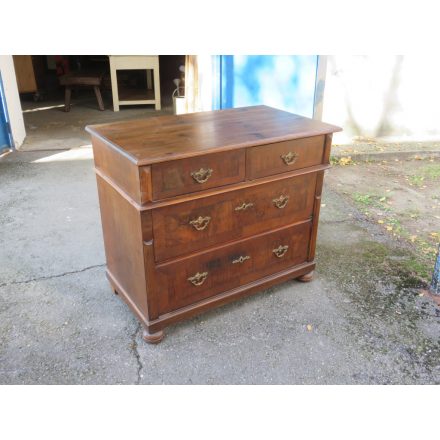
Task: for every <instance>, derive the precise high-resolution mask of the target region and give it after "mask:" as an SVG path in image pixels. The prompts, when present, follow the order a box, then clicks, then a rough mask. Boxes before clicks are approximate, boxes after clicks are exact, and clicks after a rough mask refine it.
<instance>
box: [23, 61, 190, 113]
mask: <svg viewBox="0 0 440 440" xmlns="http://www.w3.org/2000/svg"><path fill="white" fill-rule="evenodd" d="M14 64H15V69H16V75H17V82H18V85H19V92H20V98H21V101H22V104H23V108H24V109H26V108H29V107H34V106H35V103H39V105H43V104H44V103H50V104H51V105H53V104H54V103H55V102H58V103H59V104H63V103H64V86H62V85H61V84H60V77H61V76H63V75H66V74H67V75H68V74H74V73H81V74H83V73H85V74H97V75H102V83H101V86H100V90H101V94H102V98H103V101H104V104H105V108H106V109H111V107H112V88H111V79H110V65H109V58H108V56H106V55H32V56H14ZM184 64H185V55H160V56H159V75H160V91H161V103H162V107H163V108H164V109H167V108H171V107H172V93H173V91H174V89H175V85H174V83H173V80H174V79H175V78H180V77H181V72H180V71H179V66H182V65H184ZM117 81H118V90H119V94H120V99H136V98H138V97H142V98H145V97H150V95H151V94H152V91H151V90H147V89H146V85H147V78H146V75H145V71H142V70H136V69H133V70H120V71H118V73H117ZM94 100H95V97H94V91H93V89H92V88H89V87H82V86H77V87H75V88H74V89H73V90H72V101H74V102H76V103H77V105H81V103H82V102H84V103H86V102H88V101H91V102H93V101H94ZM85 105H87V104H85ZM145 107H147V108H148V107H151V105H145ZM60 110H62V108H60Z"/></svg>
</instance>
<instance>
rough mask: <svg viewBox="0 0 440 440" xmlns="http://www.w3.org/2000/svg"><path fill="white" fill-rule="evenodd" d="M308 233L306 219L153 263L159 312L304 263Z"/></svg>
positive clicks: (168, 310)
mask: <svg viewBox="0 0 440 440" xmlns="http://www.w3.org/2000/svg"><path fill="white" fill-rule="evenodd" d="M310 232H311V222H309V221H308V222H305V223H302V224H299V225H296V226H291V227H287V228H284V229H279V230H277V231H275V232H268V233H265V234H261V235H259V236H256V237H253V238H249V239H246V240H241V241H239V242H235V243H231V244H229V245H225V246H222V247H220V248H217V249H215V250H212V251H207V252H201V253H198V254H196V255H193V256H189V257H187V258H182V259H180V260H178V261H175V262H170V263H166V264H162V265H158V266H156V275H157V279H158V283H159V284H160V285H161V286H162V288H163V290H162V289H161V291H162V292H163V293H161V298H160V302H161V304H160V309H161V310H160V314H163V313H167V312H170V311H172V310H176V309H179V308H181V307H185V306H187V305H189V304H193V303H195V302H197V301H200V300H202V299H205V298H208V297H210V296H213V295H216V294H218V293H220V292H226V291H228V290H231V289H233V288H235V287H238V286H241V285H244V284H248V283H250V282H252V281H255V280H257V279H259V278H263V277H265V276H267V275H271V274H274V273H277V272H280V271H282V270H284V269H287V268H289V267H293V266H296V265H298V264H301V263H304V262H305V261H306V260H307V255H308V248H309V241H310Z"/></svg>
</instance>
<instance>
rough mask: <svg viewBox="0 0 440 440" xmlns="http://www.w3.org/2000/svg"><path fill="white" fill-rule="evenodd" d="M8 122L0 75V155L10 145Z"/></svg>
mask: <svg viewBox="0 0 440 440" xmlns="http://www.w3.org/2000/svg"><path fill="white" fill-rule="evenodd" d="M8 122H9V120H8V112H7V110H6V100H5V94H4V90H3V82H2V77H1V73H0V154H1V153H2V151H3V150H5V149H9V148H10V147H11V145H12V142H11V135H10V132H9V123H8Z"/></svg>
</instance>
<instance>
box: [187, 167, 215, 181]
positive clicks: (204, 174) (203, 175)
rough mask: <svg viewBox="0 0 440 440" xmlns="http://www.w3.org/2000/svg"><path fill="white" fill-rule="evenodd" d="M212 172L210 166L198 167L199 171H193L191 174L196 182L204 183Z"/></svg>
mask: <svg viewBox="0 0 440 440" xmlns="http://www.w3.org/2000/svg"><path fill="white" fill-rule="evenodd" d="M212 172H213V170H212V168H208V169H206V170H205V169H204V168H200V170H199V171H193V172H192V173H191V176H192V178H193V179H194V180H195V181H196V182H197V183H205V182H206V181H207V180H208V179H209V178H210V177H211V175H212Z"/></svg>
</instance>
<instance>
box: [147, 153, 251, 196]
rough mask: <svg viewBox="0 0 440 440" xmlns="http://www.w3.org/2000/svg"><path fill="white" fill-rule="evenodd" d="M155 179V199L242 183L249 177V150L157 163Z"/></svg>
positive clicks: (154, 170)
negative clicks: (246, 164)
mask: <svg viewBox="0 0 440 440" xmlns="http://www.w3.org/2000/svg"><path fill="white" fill-rule="evenodd" d="M151 178H152V183H153V199H154V200H158V199H163V198H167V197H172V196H177V195H180V194H187V193H192V192H196V191H202V190H204V189H208V188H214V187H216V186H223V185H230V184H231V183H237V182H241V181H243V180H244V178H245V151H244V150H235V151H226V152H222V153H214V154H206V155H204V156H197V157H191V158H188V159H181V160H173V161H169V162H163V163H158V164H154V165H153V166H152V174H151Z"/></svg>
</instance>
